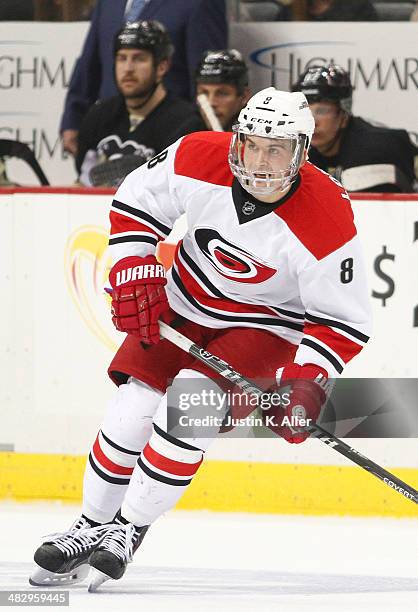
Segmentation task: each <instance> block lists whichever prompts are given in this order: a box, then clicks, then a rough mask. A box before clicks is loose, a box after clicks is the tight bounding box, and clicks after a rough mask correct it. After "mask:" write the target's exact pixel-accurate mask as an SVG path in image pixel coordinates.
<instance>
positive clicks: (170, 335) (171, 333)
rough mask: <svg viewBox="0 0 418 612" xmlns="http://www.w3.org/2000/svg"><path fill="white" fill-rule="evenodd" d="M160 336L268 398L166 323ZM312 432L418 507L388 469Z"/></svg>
mask: <svg viewBox="0 0 418 612" xmlns="http://www.w3.org/2000/svg"><path fill="white" fill-rule="evenodd" d="M159 325H160V335H161V337H162V338H165V339H166V340H169V341H170V342H172V343H173V344H175V345H176V346H178V347H179V348H181V349H183V351H186V352H187V353H190V355H193V357H195V358H196V359H198V360H199V361H202V362H203V363H205V364H206V365H207V366H208V367H209V368H211V369H212V370H214V371H215V372H217V373H218V374H220V375H221V376H222V377H223V378H225V379H226V380H229V381H230V382H232V383H234V384H235V385H237V386H238V387H239V388H240V389H242V390H243V391H244V392H245V393H253V394H254V395H256V396H261V395H263V396H264V395H265V391H262V390H261V389H260V388H259V387H257V386H256V385H255V384H254V383H253V382H251V381H250V380H248V378H245V376H242V374H240V373H239V372H237V371H236V370H234V368H232V367H231V366H230V365H229V364H228V363H226V361H223V360H222V359H220V357H216V355H212V353H210V352H209V351H207V350H205V349H203V348H201V347H200V346H198V345H197V344H194V342H192V341H191V340H189V338H186V336H183V334H180V333H179V332H178V331H177V330H175V329H173V328H172V327H170V326H169V325H167V324H166V323H163V322H162V321H160V323H159ZM312 429H313V430H314V431H315V434H316V435H315V437H316V438H318V439H319V440H321V442H323V443H324V444H327V445H328V446H330V447H331V448H333V449H334V450H335V451H337V452H338V453H340V455H344V457H347V459H350V461H353V462H354V463H356V464H357V465H359V466H360V467H362V468H363V470H366V472H370V474H373V476H376V478H379V479H380V480H381V481H382V482H384V483H385V484H386V485H388V486H389V487H391V488H392V489H394V490H395V491H397V492H398V493H400V494H401V495H403V496H404V497H406V498H407V499H410V500H411V501H413V502H415V503H416V504H418V491H417V490H416V489H414V488H413V487H411V486H410V485H408V484H406V482H403V480H400V478H397V477H396V476H394V475H393V474H391V473H390V472H388V471H387V470H385V469H384V468H382V467H380V465H377V463H374V461H371V459H368V458H367V457H365V456H364V455H362V454H361V453H359V452H358V451H357V450H356V449H355V448H352V447H351V446H348V444H346V443H345V442H343V441H342V440H340V439H339V438H337V437H336V436H333V435H332V434H331V433H329V432H328V431H326V430H325V429H323V428H322V427H321V426H320V425H317V424H315V425H313V426H312Z"/></svg>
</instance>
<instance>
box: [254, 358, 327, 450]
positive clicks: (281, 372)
mask: <svg viewBox="0 0 418 612" xmlns="http://www.w3.org/2000/svg"><path fill="white" fill-rule="evenodd" d="M276 379H277V384H278V385H279V387H284V386H288V385H289V386H290V390H291V393H290V397H289V399H290V401H289V403H288V404H287V405H285V403H284V402H283V404H282V406H281V407H280V409H279V410H278V409H277V408H275V407H273V408H270V409H269V410H267V411H265V415H266V416H274V424H271V423H269V422H268V420H267V421H266V424H267V426H268V427H270V429H271V430H272V431H274V432H275V433H277V434H278V435H280V436H282V437H283V438H284V439H285V440H286V441H287V442H290V443H291V444H300V443H301V442H304V441H305V440H306V439H307V438H308V437H309V435H310V434H309V432H307V431H303V429H304V428H306V427H309V425H310V424H313V423H315V422H316V420H317V419H318V417H319V413H320V412H321V408H322V406H323V404H324V403H325V400H326V399H327V393H326V391H327V386H328V373H327V372H326V370H324V369H323V368H320V367H318V366H316V365H313V364H311V363H308V364H305V365H303V366H301V365H298V364H297V363H290V364H288V365H286V366H284V367H283V368H280V369H278V370H277V372H276ZM283 399H284V398H283ZM308 419H311V421H308V422H307V420H308Z"/></svg>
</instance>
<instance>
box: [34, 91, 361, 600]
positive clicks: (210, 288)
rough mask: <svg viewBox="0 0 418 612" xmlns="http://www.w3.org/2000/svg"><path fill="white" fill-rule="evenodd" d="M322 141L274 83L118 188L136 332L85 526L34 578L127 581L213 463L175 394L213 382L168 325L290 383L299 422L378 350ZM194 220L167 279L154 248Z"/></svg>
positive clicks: (117, 250)
mask: <svg viewBox="0 0 418 612" xmlns="http://www.w3.org/2000/svg"><path fill="white" fill-rule="evenodd" d="M313 131H314V120H313V117H312V113H311V111H310V110H309V107H308V104H307V101H306V98H305V96H304V95H303V94H302V93H287V92H281V91H278V90H276V89H274V88H272V87H271V88H268V89H265V90H263V91H261V92H259V93H257V94H256V95H254V96H253V97H252V98H251V99H250V100H249V102H248V104H247V105H246V107H245V108H244V109H243V110H242V111H241V113H240V115H239V120H238V122H237V124H236V125H235V126H234V128H233V134H230V133H222V132H221V133H218V132H198V133H195V134H190V135H188V136H185V137H183V138H182V139H180V140H179V141H177V142H176V143H175V144H173V145H172V146H170V147H169V148H168V149H167V150H165V151H163V152H162V153H160V154H159V155H158V156H156V157H155V158H153V159H152V160H151V161H149V162H148V163H147V164H146V165H144V166H142V167H141V168H139V169H137V170H135V171H134V172H132V173H131V174H130V175H129V176H128V177H127V178H126V179H125V181H124V182H123V184H122V185H121V187H120V188H119V190H118V192H117V194H116V196H115V199H114V200H113V203H112V207H111V212H110V219H111V236H110V241H109V244H110V248H111V251H112V254H113V259H114V265H113V267H112V269H111V272H110V277H109V280H110V283H111V286H112V288H113V292H112V314H113V322H114V324H115V326H116V327H117V329H119V330H120V331H123V332H126V333H127V336H126V339H125V341H124V342H123V344H122V346H121V348H120V349H119V351H118V353H117V354H116V356H115V358H114V360H113V362H112V364H111V365H110V369H109V374H110V376H111V378H112V379H113V381H114V382H115V383H116V384H117V385H118V386H119V387H118V391H117V394H116V397H115V399H114V400H113V401H112V402H111V404H110V406H109V409H108V412H107V414H106V416H105V418H104V421H103V423H102V426H101V429H100V431H99V433H98V436H97V439H96V441H95V442H94V445H93V447H92V449H91V452H90V455H89V461H88V464H87V467H86V472H85V478H84V493H83V510H82V516H81V517H80V518H79V519H78V520H77V521H76V523H75V524H74V525H73V527H72V528H71V529H70V530H69V531H68V532H66V533H63V534H57V535H54V536H53V537H52V538H48V539H47V540H46V541H45V542H44V544H43V545H42V546H41V547H40V548H39V549H38V550H37V551H36V553H35V561H36V562H37V564H38V566H39V568H38V570H37V572H36V573H35V574H34V576H33V577H32V583H33V584H39V585H42V584H51V581H52V583H54V580H55V581H58V580H59V582H60V584H64V583H65V581H66V580H67V581H72V582H74V579H76V578H77V577H78V578H79V577H80V572H81V573H82V572H84V571H85V570H86V565H87V563H89V565H90V566H91V567H92V568H94V572H93V579H92V583H91V588H92V589H95V588H97V586H98V585H99V584H100V583H101V582H103V581H104V580H105V579H108V578H113V579H119V578H120V577H121V576H122V575H123V573H124V571H125V569H126V566H127V563H128V562H129V561H131V560H132V556H133V554H134V552H135V551H136V549H137V548H138V546H139V544H140V542H141V540H142V538H143V537H144V534H145V533H146V530H147V529H148V526H149V525H151V524H152V523H154V522H155V520H156V519H157V518H158V517H159V516H161V514H163V513H164V512H166V511H167V510H169V509H171V508H173V507H174V506H175V504H176V502H177V501H178V500H179V499H180V497H181V496H182V495H183V493H184V492H185V491H186V489H187V487H188V485H189V484H190V482H191V480H192V478H193V476H194V475H195V473H196V472H197V470H198V469H199V466H200V465H201V463H202V460H203V455H204V452H205V451H206V450H207V449H208V447H209V446H210V443H211V441H212V439H213V438H212V437H208V435H207V434H205V433H204V432H202V433H200V432H199V431H195V432H194V437H188V438H185V437H179V436H175V435H173V433H171V430H170V427H169V426H168V421H169V419H170V415H171V414H172V407H170V406H169V404H168V400H167V388H168V385H169V382H168V381H169V379H172V383H171V387H170V391H173V392H175V391H179V390H181V389H182V388H183V387H182V385H184V384H185V382H187V381H194V382H195V383H196V384H199V385H206V384H212V385H215V386H216V381H213V380H211V379H212V371H211V370H209V369H208V368H206V366H205V365H204V364H203V363H201V362H199V361H196V360H195V359H194V358H193V357H192V356H190V355H189V354H187V353H184V352H182V351H181V350H180V349H179V348H177V347H176V346H174V345H172V344H170V343H169V342H168V341H166V340H160V336H159V328H158V321H159V319H165V320H166V321H171V320H172V319H173V318H175V319H176V320H175V321H174V323H173V324H174V325H180V326H181V331H182V333H184V334H185V335H186V336H188V337H190V338H191V339H192V340H194V341H195V342H197V343H199V344H200V345H203V346H204V347H206V348H207V349H208V350H209V351H211V352H212V353H215V354H218V355H219V356H221V357H222V358H223V359H225V360H226V361H227V362H228V363H231V364H232V365H233V366H234V367H235V368H236V369H237V370H238V371H241V372H243V374H244V375H245V376H246V377H248V378H250V379H251V378H252V379H258V378H261V377H262V378H264V379H267V380H269V381H271V382H273V381H274V380H275V377H276V371H277V383H278V384H279V385H283V384H289V383H290V384H291V386H292V394H291V399H290V402H289V403H288V404H287V405H286V407H285V408H284V414H285V415H286V416H287V418H288V419H292V418H293V417H298V416H305V417H307V418H310V419H312V420H313V421H315V420H316V419H317V418H318V415H319V413H320V410H321V406H322V405H323V403H324V401H325V399H326V393H325V392H324V388H325V387H326V384H327V381H328V380H329V379H330V378H333V377H336V376H338V375H339V374H340V373H341V372H342V371H343V369H344V366H345V364H346V363H347V362H348V361H350V360H351V359H352V358H353V357H354V356H355V355H357V354H358V353H359V352H360V350H361V349H362V347H363V345H364V343H365V342H367V340H368V337H369V333H370V331H369V329H370V312H369V298H368V290H367V283H366V275H365V271H364V267H363V262H362V255H361V249H360V245H359V239H358V236H357V232H356V228H355V225H354V221H353V214H352V211H351V207H350V200H349V197H348V195H347V193H346V191H345V190H344V188H343V187H342V186H341V185H340V184H339V183H338V182H337V181H336V180H335V179H333V178H332V177H330V176H329V175H327V174H326V173H324V172H323V171H321V170H319V169H317V168H315V166H313V165H312V164H310V163H309V162H308V161H307V157H308V149H309V144H310V140H311V137H312V134H313ZM183 213H185V214H186V216H187V225H188V230H187V233H186V235H185V237H184V239H183V240H182V241H181V242H180V244H179V245H178V248H177V251H176V254H175V259H174V264H173V267H172V269H171V271H170V272H169V273H168V275H167V277H166V275H165V272H164V269H163V267H162V266H161V265H160V264H159V263H158V261H157V259H156V258H155V248H156V246H157V243H158V242H159V241H160V240H163V239H164V237H165V236H166V235H167V234H168V233H169V232H170V229H171V227H172V226H173V223H174V221H175V220H176V219H177V218H178V217H179V216H180V215H181V214H183ZM171 397H172V396H171ZM173 408H174V410H175V409H176V407H175V406H174V407H173ZM281 414H283V413H281ZM276 425H277V426H276ZM282 425H283V423H282ZM294 425H295V424H294V423H293V426H280V423H278V424H273V426H272V428H273V430H274V431H276V432H278V433H280V434H281V435H282V436H283V437H284V438H285V439H286V440H287V441H288V442H290V443H301V442H304V441H305V440H306V438H307V437H308V433H307V432H306V431H301V430H300V429H299V428H298V427H296V426H294ZM296 425H297V423H296Z"/></svg>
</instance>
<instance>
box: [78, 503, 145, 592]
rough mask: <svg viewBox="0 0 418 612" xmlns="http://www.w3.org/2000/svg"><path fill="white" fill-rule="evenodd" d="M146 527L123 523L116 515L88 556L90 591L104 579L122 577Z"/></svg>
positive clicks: (95, 589) (142, 537) (93, 590)
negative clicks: (99, 542)
mask: <svg viewBox="0 0 418 612" xmlns="http://www.w3.org/2000/svg"><path fill="white" fill-rule="evenodd" d="M148 527H149V525H145V526H144V527H136V526H135V525H133V524H132V523H126V524H125V523H124V522H123V520H122V519H121V517H120V514H118V515H117V516H116V518H115V522H114V523H113V524H112V525H111V526H109V531H108V533H107V535H106V537H105V538H104V539H103V541H102V542H101V544H100V546H98V547H97V548H96V549H95V551H94V552H93V554H92V555H91V557H90V560H89V563H90V566H91V568H92V570H91V574H90V583H89V592H90V593H93V592H95V591H97V589H98V588H99V586H100V585H101V584H103V583H104V582H106V580H109V579H113V580H119V579H120V578H122V576H123V574H124V573H125V570H126V567H127V565H128V563H131V561H132V558H133V555H134V553H135V551H136V550H137V549H138V547H139V545H140V544H141V542H142V540H143V539H144V536H145V534H146V532H147V530H148Z"/></svg>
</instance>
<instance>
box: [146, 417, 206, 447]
mask: <svg viewBox="0 0 418 612" xmlns="http://www.w3.org/2000/svg"><path fill="white" fill-rule="evenodd" d="M153 426H154V431H155V433H157V434H158V435H159V436H161V437H162V438H164V440H167V442H171V444H174V445H175V446H179V447H180V448H185V449H187V450H193V451H201V450H202V449H201V448H197V447H196V446H192V445H191V444H187V442H182V441H181V440H178V439H177V438H175V437H174V436H171V435H170V434H169V433H167V432H166V431H164V430H163V429H161V427H158V425H156V424H155V423H154V424H153Z"/></svg>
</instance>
